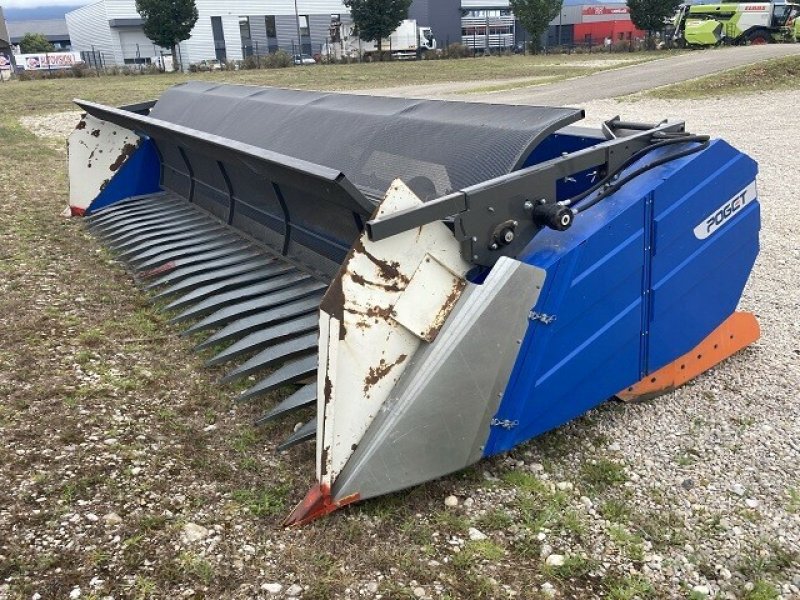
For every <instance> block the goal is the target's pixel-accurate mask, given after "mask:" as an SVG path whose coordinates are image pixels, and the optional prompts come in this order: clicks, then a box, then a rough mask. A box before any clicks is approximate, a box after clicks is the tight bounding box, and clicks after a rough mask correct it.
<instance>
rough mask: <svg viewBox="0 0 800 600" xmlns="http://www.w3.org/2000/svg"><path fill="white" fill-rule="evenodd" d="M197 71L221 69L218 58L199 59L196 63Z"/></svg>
mask: <svg viewBox="0 0 800 600" xmlns="http://www.w3.org/2000/svg"><path fill="white" fill-rule="evenodd" d="M197 70H198V71H221V70H222V63H221V62H220V61H218V60H201V61H200V62H199V63H197Z"/></svg>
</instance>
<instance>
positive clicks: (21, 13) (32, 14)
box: [0, 0, 86, 21]
mask: <svg viewBox="0 0 800 600" xmlns="http://www.w3.org/2000/svg"><path fill="white" fill-rule="evenodd" d="M2 4H3V0H0V6H2ZM83 4H86V2H84V3H83ZM80 6H82V4H81V3H80V2H76V3H75V4H74V5H73V6H38V7H36V8H11V7H8V8H6V7H3V14H5V16H6V21H40V20H45V19H60V18H63V17H64V15H65V14H66V13H68V12H69V11H71V10H75V9H76V8H78V7H80Z"/></svg>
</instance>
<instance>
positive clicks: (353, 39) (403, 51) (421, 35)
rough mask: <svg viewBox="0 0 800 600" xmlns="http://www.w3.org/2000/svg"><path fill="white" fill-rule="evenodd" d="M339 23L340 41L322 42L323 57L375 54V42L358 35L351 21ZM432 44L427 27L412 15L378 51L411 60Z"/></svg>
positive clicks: (376, 47)
mask: <svg viewBox="0 0 800 600" xmlns="http://www.w3.org/2000/svg"><path fill="white" fill-rule="evenodd" d="M342 27H344V28H345V29H346V30H345V31H342V33H341V36H340V41H339V42H332V43H330V44H326V45H325V46H323V48H322V57H323V58H331V59H335V60H341V59H342V58H351V59H358V58H359V57H361V58H367V59H369V58H372V57H374V56H377V54H378V43H377V42H375V41H365V40H362V39H360V38H359V37H358V33H357V30H356V27H355V25H350V26H342ZM436 48H437V44H436V38H435V37H434V36H433V31H432V30H431V28H430V27H420V26H419V25H418V24H417V21H416V20H414V19H406V20H405V21H403V22H402V23H400V26H399V27H398V28H397V29H395V30H394V31H393V32H392V34H391V35H390V36H389V37H388V38H385V39H383V40H382V41H381V51H383V52H388V53H390V54H391V56H392V58H394V59H397V60H414V59H417V58H420V57H421V56H422V55H423V54H424V53H425V52H428V51H430V50H436Z"/></svg>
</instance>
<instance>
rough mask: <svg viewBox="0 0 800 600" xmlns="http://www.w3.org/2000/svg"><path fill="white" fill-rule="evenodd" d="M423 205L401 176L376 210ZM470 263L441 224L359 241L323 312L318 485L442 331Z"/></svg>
mask: <svg viewBox="0 0 800 600" xmlns="http://www.w3.org/2000/svg"><path fill="white" fill-rule="evenodd" d="M421 204H422V201H421V200H420V199H419V198H417V197H416V196H415V195H414V193H413V192H411V190H409V189H408V187H406V186H405V185H404V184H403V183H402V182H401V181H399V180H398V181H395V182H394V183H393V184H392V187H391V188H390V189H389V192H388V193H387V195H386V199H385V200H384V201H383V203H381V205H380V207H379V209H378V215H385V214H390V213H393V212H396V211H399V210H404V209H407V208H412V207H414V206H419V205H421ZM468 269H469V264H468V263H466V262H465V261H464V260H463V259H462V258H461V254H460V247H459V243H458V241H457V240H456V239H455V238H454V237H453V234H452V233H451V232H450V230H449V229H448V228H447V227H446V226H445V225H444V224H442V223H438V222H437V223H431V224H428V225H424V226H422V227H420V228H418V229H414V230H412V231H407V232H404V233H401V234H399V235H396V236H392V237H391V238H387V239H385V240H381V241H380V242H372V241H370V240H369V238H368V237H367V236H366V234H365V235H362V237H361V238H360V239H359V241H358V242H356V244H355V245H354V247H353V250H352V251H351V253H350V254H349V255H348V257H347V259H346V260H345V263H344V265H343V266H342V270H341V271H340V273H339V275H338V276H337V278H336V280H335V281H334V282H333V283H332V284H331V287H330V288H329V290H328V293H327V294H326V297H325V300H324V301H323V303H322V306H321V311H320V363H319V365H320V366H319V369H320V372H319V374H318V376H317V386H318V392H317V393H318V396H317V397H318V404H319V406H318V412H317V414H318V415H320V418H321V419H322V421H321V423H320V425H319V427H318V433H317V438H318V445H317V465H318V471H317V474H318V477H319V480H320V483H321V484H323V485H330V484H331V483H332V482H333V481H334V480H335V479H336V476H337V475H338V473H339V472H340V471H341V469H342V468H343V467H344V465H345V464H346V462H347V460H348V459H349V458H350V456H351V455H352V453H353V451H354V449H355V448H356V447H357V446H358V443H359V442H360V441H361V438H362V437H363V436H364V433H365V432H366V430H367V428H368V427H369V425H370V423H371V422H372V420H373V419H374V418H375V416H376V415H377V414H378V412H379V411H380V410H381V407H382V406H383V404H384V402H385V401H386V399H387V398H388V397H389V394H390V393H391V392H392V390H393V389H394V387H395V384H396V383H397V381H398V380H399V378H400V376H401V375H402V374H403V372H404V370H405V369H406V367H407V366H408V364H409V363H410V362H411V358H412V357H413V356H414V354H415V353H416V352H417V350H418V348H419V347H420V346H421V345H422V344H423V343H426V342H430V341H432V340H433V339H434V338H435V337H436V335H437V333H438V331H439V329H440V328H441V326H442V325H443V323H444V321H445V320H446V318H447V315H449V313H450V311H451V310H452V308H453V306H455V303H456V302H457V300H458V298H459V297H460V295H461V292H462V291H463V289H464V286H465V282H464V276H465V274H466V272H467V271H468Z"/></svg>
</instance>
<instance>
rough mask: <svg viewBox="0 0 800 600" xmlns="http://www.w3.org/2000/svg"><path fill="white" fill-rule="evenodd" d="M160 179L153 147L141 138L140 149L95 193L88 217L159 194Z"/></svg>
mask: <svg viewBox="0 0 800 600" xmlns="http://www.w3.org/2000/svg"><path fill="white" fill-rule="evenodd" d="M160 178H161V161H160V160H159V157H158V152H157V151H156V147H155V144H153V142H152V140H150V139H149V138H142V142H141V144H139V147H138V148H137V149H136V150H135V151H134V152H133V153H132V154H131V155H130V156H129V157H128V160H126V161H125V163H124V164H123V165H122V167H120V169H119V171H117V173H116V174H115V175H113V176H112V177H111V179H110V180H109V182H108V185H106V186H105V187H104V188H103V190H102V191H101V192H100V194H98V196H97V198H95V199H94V200H93V201H92V203H91V204H90V205H89V208H88V209H87V211H86V214H87V215H90V214H92V212H93V211H95V210H100V209H101V208H105V207H106V206H110V205H112V204H115V203H116V202H119V201H120V200H125V199H126V198H131V197H133V196H143V195H145V194H154V193H155V192H157V191H159V190H160V189H161V188H160V185H159V183H160V181H159V180H160Z"/></svg>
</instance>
